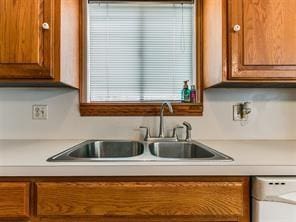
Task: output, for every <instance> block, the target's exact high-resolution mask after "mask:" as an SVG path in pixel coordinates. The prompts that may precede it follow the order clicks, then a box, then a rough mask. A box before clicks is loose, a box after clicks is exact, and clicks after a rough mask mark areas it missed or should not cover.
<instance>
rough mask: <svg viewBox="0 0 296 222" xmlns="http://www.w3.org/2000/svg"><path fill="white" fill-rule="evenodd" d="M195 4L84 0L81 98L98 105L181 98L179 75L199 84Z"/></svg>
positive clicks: (181, 83) (146, 102)
mask: <svg viewBox="0 0 296 222" xmlns="http://www.w3.org/2000/svg"><path fill="white" fill-rule="evenodd" d="M195 9H196V8H195V7H194V4H192V3H190V2H186V1H185V2H169V1H168V2H156V1H154V2H148V1H145V2H144V1H143V2H137V1H127V2H125V1H118V2H116V1H111V2H105V1H98V0H89V1H88V3H87V7H86V10H85V11H86V16H85V17H84V18H86V20H87V22H85V24H87V25H86V28H85V29H84V30H87V31H86V33H87V35H86V36H85V39H86V41H84V42H85V43H86V47H85V48H86V53H85V57H86V61H85V67H86V68H85V69H86V70H87V71H86V72H85V73H86V75H85V74H84V76H83V78H82V79H83V80H84V81H83V82H84V85H83V87H82V88H83V92H82V94H83V96H82V99H83V101H84V102H85V103H87V104H92V105H99V104H101V105H102V104H103V105H104V106H103V107H106V106H108V104H109V105H111V104H113V105H114V104H115V103H116V105H118V106H124V104H126V105H128V104H133V105H135V104H140V105H143V104H145V107H148V105H149V103H150V105H151V106H156V105H157V106H159V103H160V102H161V101H164V100H170V101H175V103H178V104H180V97H181V90H182V86H183V81H184V80H189V81H190V83H191V84H195V85H196V83H198V84H197V87H198V89H199V88H200V85H199V82H200V81H198V80H199V79H198V77H197V75H196V62H195V61H197V60H198V59H197V56H196V55H197V54H196V50H195V49H196V48H198V47H195V46H196V41H195V39H196V38H195V37H196V36H195V35H196V33H197V32H195V31H196V26H195V25H196V24H195V18H196V15H195ZM198 95H199V94H198ZM198 101H200V99H199V100H198ZM180 105H184V107H185V105H186V104H180ZM187 105H188V104H187ZM191 105H194V104H191ZM92 107H94V106H92ZM184 107H183V108H184ZM101 108H102V107H101ZM150 109H152V108H150ZM153 109H155V108H153ZM157 109H158V108H157ZM110 110H111V109H110ZM144 110H145V109H144ZM144 110H141V111H140V113H139V115H145V113H143V112H145V111H144ZM153 112H155V111H153ZM114 115H117V114H116V113H114Z"/></svg>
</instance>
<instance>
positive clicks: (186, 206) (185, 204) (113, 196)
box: [36, 182, 245, 221]
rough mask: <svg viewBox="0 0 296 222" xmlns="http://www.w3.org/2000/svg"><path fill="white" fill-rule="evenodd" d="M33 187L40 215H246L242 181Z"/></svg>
mask: <svg viewBox="0 0 296 222" xmlns="http://www.w3.org/2000/svg"><path fill="white" fill-rule="evenodd" d="M36 186H37V211H36V212H37V216H40V217H51V216H55V217H57V216H76V217H84V216H98V217H118V218H122V217H123V218H124V217H130V221H137V220H136V219H134V220H132V218H134V217H142V219H143V221H148V219H149V218H151V217H171V218H174V217H176V218H179V219H180V220H181V219H183V221H186V220H184V218H182V217H185V218H188V221H198V218H199V217H206V218H210V217H212V218H225V219H227V218H239V217H242V216H243V215H244V198H245V197H244V188H245V184H244V183H243V182H58V183H56V182H39V183H37V184H36ZM180 217H181V218H180ZM145 218H146V220H144V219H145ZM190 218H191V219H190ZM193 218H195V219H193ZM126 220H127V219H126ZM123 221H125V220H123ZM127 221H128V220H127ZM141 221H142V220H141ZM156 221H157V220H156ZM158 221H162V220H158ZM166 221H167V220H166ZM176 221H178V220H177V219H176ZM223 221H225V220H223Z"/></svg>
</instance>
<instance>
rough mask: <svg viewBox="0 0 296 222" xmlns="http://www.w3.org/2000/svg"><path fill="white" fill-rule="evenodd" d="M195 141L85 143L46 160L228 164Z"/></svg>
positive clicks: (90, 141) (89, 141)
mask: <svg viewBox="0 0 296 222" xmlns="http://www.w3.org/2000/svg"><path fill="white" fill-rule="evenodd" d="M231 160H233V159H232V158H231V157H228V156H226V155H224V154H222V153H219V152H218V151H216V150H214V149H211V148H209V147H207V146H205V145H203V144H201V143H199V142H197V141H190V142H185V141H182V142H181V141H176V142H169V141H166V142H163V141H161V142H160V141H149V142H147V141H142V142H138V141H128V140H127V141H124V140H121V141H117V140H88V141H85V142H83V143H80V144H78V145H76V146H74V147H72V148H70V149H67V150H65V151H63V152H61V153H59V154H56V155H54V156H53V157H51V158H49V159H48V160H47V161H57V162H93V161H97V162H100V161H231Z"/></svg>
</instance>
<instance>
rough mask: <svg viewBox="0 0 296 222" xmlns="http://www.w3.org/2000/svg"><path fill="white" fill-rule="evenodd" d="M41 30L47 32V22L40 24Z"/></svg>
mask: <svg viewBox="0 0 296 222" xmlns="http://www.w3.org/2000/svg"><path fill="white" fill-rule="evenodd" d="M42 29H44V30H48V29H49V24H48V23H47V22H44V23H43V24H42Z"/></svg>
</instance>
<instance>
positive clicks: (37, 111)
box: [32, 105, 48, 120]
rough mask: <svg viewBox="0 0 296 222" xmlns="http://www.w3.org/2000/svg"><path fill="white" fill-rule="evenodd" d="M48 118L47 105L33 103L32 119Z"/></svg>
mask: <svg viewBox="0 0 296 222" xmlns="http://www.w3.org/2000/svg"><path fill="white" fill-rule="evenodd" d="M47 118H48V106H47V105H33V106H32V119H35V120H46V119H47Z"/></svg>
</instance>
